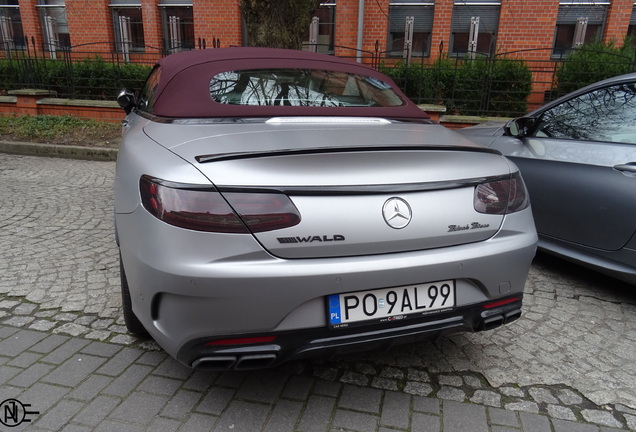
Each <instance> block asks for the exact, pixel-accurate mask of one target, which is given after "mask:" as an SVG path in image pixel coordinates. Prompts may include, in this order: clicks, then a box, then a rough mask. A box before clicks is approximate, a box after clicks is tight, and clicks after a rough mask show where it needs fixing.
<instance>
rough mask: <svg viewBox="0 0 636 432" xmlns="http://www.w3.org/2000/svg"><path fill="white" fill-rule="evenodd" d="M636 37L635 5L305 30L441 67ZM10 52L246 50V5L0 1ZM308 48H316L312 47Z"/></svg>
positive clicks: (377, 0)
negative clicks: (439, 62) (458, 60)
mask: <svg viewBox="0 0 636 432" xmlns="http://www.w3.org/2000/svg"><path fill="white" fill-rule="evenodd" d="M628 34H630V35H634V36H636V6H635V2H634V0H576V1H574V0H326V1H325V2H324V3H322V5H321V7H320V9H319V10H318V11H317V12H316V18H315V19H314V21H313V23H312V25H311V26H310V28H308V30H307V38H306V39H307V42H313V43H315V44H317V45H316V47H317V49H318V50H319V51H323V52H328V53H334V54H337V55H348V56H355V55H356V54H355V53H356V51H354V50H355V49H357V50H360V51H358V52H364V53H365V55H364V56H366V55H367V54H368V53H374V52H376V51H379V52H380V55H381V56H388V57H395V58H402V57H408V56H414V57H424V58H427V59H434V58H436V57H437V56H438V55H439V54H440V53H446V54H448V55H450V56H458V57H462V56H466V55H472V53H473V52H477V53H483V54H490V55H492V54H495V53H504V52H511V51H518V50H531V49H535V48H549V49H546V50H543V51H536V52H535V51H529V52H527V53H524V55H523V56H524V57H525V58H528V59H537V60H539V59H540V60H549V59H550V58H555V57H559V56H561V55H563V54H567V50H568V49H570V48H571V47H573V46H576V45H578V44H581V43H583V42H585V41H591V40H599V41H609V40H612V39H614V40H616V41H617V42H619V43H622V41H623V38H624V37H625V36H626V35H628ZM0 39H1V42H2V46H3V47H4V49H5V51H6V50H9V49H35V50H38V51H40V50H42V51H44V52H46V53H48V54H49V55H50V56H51V57H55V54H56V51H59V50H60V49H67V48H68V47H73V50H74V51H75V50H80V51H84V52H116V53H119V54H121V55H122V56H124V57H125V59H129V58H131V56H138V57H140V58H143V57H142V56H143V55H147V54H155V55H156V54H158V53H160V52H162V51H163V52H166V51H168V52H170V51H177V50H181V49H192V48H199V47H202V46H203V45H205V46H208V47H209V46H215V45H217V43H219V44H220V45H221V46H230V45H244V39H245V34H244V30H243V25H242V20H241V13H240V10H239V0H0ZM308 47H309V46H308Z"/></svg>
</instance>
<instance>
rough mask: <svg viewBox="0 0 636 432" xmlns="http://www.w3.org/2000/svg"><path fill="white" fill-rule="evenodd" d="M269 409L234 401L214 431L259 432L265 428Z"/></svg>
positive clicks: (256, 404) (263, 406) (255, 404)
mask: <svg viewBox="0 0 636 432" xmlns="http://www.w3.org/2000/svg"><path fill="white" fill-rule="evenodd" d="M268 412H269V407H268V406H266V405H262V404H258V403H250V402H244V401H234V402H232V403H231V404H230V406H229V407H228V409H227V410H226V411H225V412H224V413H223V414H222V415H221V417H220V418H219V420H218V422H217V424H216V426H215V428H214V429H213V430H214V431H218V432H221V431H224V432H225V431H228V430H231V429H233V430H237V431H259V430H261V428H262V427H263V425H264V423H265V420H266V419H267V414H268Z"/></svg>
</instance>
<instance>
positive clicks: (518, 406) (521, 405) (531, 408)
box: [504, 401, 539, 414]
mask: <svg viewBox="0 0 636 432" xmlns="http://www.w3.org/2000/svg"><path fill="white" fill-rule="evenodd" d="M504 408H505V409H507V410H513V411H525V412H529V413H534V414H538V413H539V406H538V405H537V404H536V403H535V402H530V401H521V402H510V403H507V404H505V405H504Z"/></svg>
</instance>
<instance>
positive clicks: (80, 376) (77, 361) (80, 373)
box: [44, 354, 106, 387]
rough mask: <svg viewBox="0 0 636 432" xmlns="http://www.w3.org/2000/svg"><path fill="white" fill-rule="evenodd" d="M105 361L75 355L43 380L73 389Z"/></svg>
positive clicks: (98, 358) (100, 358)
mask: <svg viewBox="0 0 636 432" xmlns="http://www.w3.org/2000/svg"><path fill="white" fill-rule="evenodd" d="M105 361H106V360H105V359H104V358H102V357H94V356H89V355H83V354H76V355H75V356H74V357H72V358H70V359H69V360H67V361H66V362H64V363H63V364H61V365H58V367H57V368H56V369H55V370H54V371H52V372H51V373H50V374H48V375H47V376H46V377H45V378H44V381H45V382H48V383H53V384H59V385H64V386H67V387H75V386H77V385H78V384H79V383H81V382H82V381H84V380H85V379H86V378H88V377H89V376H90V375H91V374H92V373H93V372H95V371H96V370H97V368H99V367H100V366H101V365H102V364H103V363H104V362H105Z"/></svg>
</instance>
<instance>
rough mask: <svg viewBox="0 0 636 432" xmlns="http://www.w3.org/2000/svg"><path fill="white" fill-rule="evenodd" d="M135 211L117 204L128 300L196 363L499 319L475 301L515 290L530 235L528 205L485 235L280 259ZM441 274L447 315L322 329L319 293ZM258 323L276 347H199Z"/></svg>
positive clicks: (368, 341) (352, 345)
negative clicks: (450, 296) (452, 293)
mask: <svg viewBox="0 0 636 432" xmlns="http://www.w3.org/2000/svg"><path fill="white" fill-rule="evenodd" d="M138 213H140V212H135V213H133V214H117V215H116V218H117V219H116V221H117V228H118V233H119V238H120V247H121V254H122V260H123V264H124V267H125V269H126V275H127V277H128V283H129V286H130V293H131V300H132V307H133V311H134V313H135V315H137V317H138V318H139V320H140V321H141V323H142V324H143V325H144V327H145V328H146V329H147V330H148V332H149V333H150V335H151V336H152V337H153V338H154V339H155V340H156V341H157V343H158V344H159V345H160V346H161V347H162V348H163V349H165V350H166V352H168V354H170V355H172V356H173V357H175V358H178V359H179V360H180V361H182V362H183V363H185V364H186V365H189V366H199V367H201V366H202V364H201V363H202V361H203V360H201V359H205V358H206V357H209V356H215V357H216V358H217V360H218V358H219V357H227V359H225V360H223V359H222V358H221V360H218V362H217V360H215V361H207V360H206V363H223V362H225V364H226V366H227V367H236V365H237V364H238V365H239V367H247V365H250V364H253V365H254V367H259V366H258V364H262V363H268V362H269V363H271V364H275V363H278V362H282V361H285V360H288V359H292V358H302V357H308V356H319V355H333V354H334V353H335V354H337V353H339V352H344V351H348V350H349V351H350V350H356V351H357V350H367V349H375V348H378V347H382V346H387V347H388V346H390V345H393V344H395V343H399V342H408V341H410V340H416V339H422V338H430V337H435V336H437V335H440V334H444V333H449V332H457V331H475V330H479V329H483V328H488V327H490V326H495V325H497V323H499V322H505V321H507V320H508V321H510V318H509V317H506V315H505V313H508V312H510V311H506V312H505V313H502V314H501V318H499V317H497V318H492V320H491V321H489V318H491V317H490V316H482V313H483V312H484V310H483V308H482V307H481V305H483V304H485V303H488V302H492V301H495V300H499V299H502V298H507V297H513V296H514V297H518V298H521V296H522V294H523V289H524V285H525V281H526V278H527V275H528V271H529V269H530V265H531V262H532V259H533V257H534V254H535V251H536V241H537V237H536V233H535V232H534V230H533V229H530V228H533V226H534V225H533V222H532V214H531V211H530V209H527V210H524V211H522V212H519V213H515V214H513V215H509V216H506V219H505V222H504V224H503V225H502V229H501V230H500V231H499V232H498V233H497V234H496V235H495V236H493V237H492V238H490V239H488V240H486V241H481V242H476V243H470V244H464V245H460V246H454V247H446V248H439V249H430V250H422V251H412V252H404V253H394V254H384V255H369V256H358V257H341V258H326V259H320V258H318V259H297V260H283V259H280V258H276V257H272V256H271V255H269V254H268V253H266V252H265V251H263V250H262V248H261V247H260V245H258V244H257V243H256V242H255V241H254V239H253V238H252V237H251V236H247V235H231V238H226V236H223V235H219V236H207V235H202V234H201V233H198V232H193V231H187V230H180V229H179V230H178V232H175V228H174V227H169V226H168V225H166V224H164V223H163V222H161V221H159V220H157V219H155V218H152V217H151V216H148V217H147V218H143V220H135V219H137V218H139V217H140V215H139V214H138ZM141 214H142V215H143V212H141ZM131 218H132V219H133V220H128V219H131ZM451 279H452V280H455V281H456V302H455V305H456V308H455V310H453V311H452V312H450V313H449V314H439V315H434V316H428V317H426V318H425V319H424V318H421V321H415V319H413V321H408V322H401V323H399V324H398V325H393V324H391V326H386V327H366V326H365V327H356V328H355V329H343V330H342V331H338V332H334V331H333V330H330V329H328V328H327V316H328V313H327V312H328V310H327V307H326V301H325V297H326V296H328V295H331V294H338V293H348V292H355V291H366V290H373V289H382V288H390V287H400V286H407V285H412V284H422V283H425V282H434V281H442V280H451ZM516 309H520V305H519V306H518V307H517V308H516ZM515 314H516V315H518V314H517V312H515V313H514V314H512V315H510V316H514V315H515ZM418 319H420V318H418ZM262 334H268V335H270V334H275V335H276V336H277V338H276V343H275V345H276V347H268V348H267V349H264V348H263V347H262V346H261V347H258V349H256V351H255V352H254V351H253V350H251V351H248V352H246V353H242V354H239V353H232V352H228V351H227V348H225V349H224V350H219V348H218V347H216V348H210V347H205V348H202V347H201V346H200V343H201V341H209V340H211V339H216V338H219V337H226V336H232V335H239V337H240V335H262ZM233 337H234V336H233ZM243 348H245V347H242V348H240V349H243ZM245 356H257V357H245ZM263 356H264V357H263ZM195 363H196V364H195ZM226 366H223V367H226Z"/></svg>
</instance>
